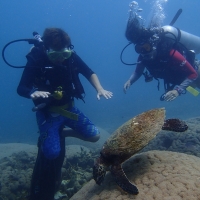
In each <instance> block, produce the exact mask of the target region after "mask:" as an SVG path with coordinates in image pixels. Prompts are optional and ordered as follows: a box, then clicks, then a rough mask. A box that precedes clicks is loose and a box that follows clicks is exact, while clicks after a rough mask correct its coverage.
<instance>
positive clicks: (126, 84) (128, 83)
mask: <svg viewBox="0 0 200 200" xmlns="http://www.w3.org/2000/svg"><path fill="white" fill-rule="evenodd" d="M130 87H131V81H130V80H128V81H127V82H126V83H125V84H124V93H125V94H126V90H128V89H129V88H130Z"/></svg>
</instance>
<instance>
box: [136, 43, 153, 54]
mask: <svg viewBox="0 0 200 200" xmlns="http://www.w3.org/2000/svg"><path fill="white" fill-rule="evenodd" d="M152 50H153V48H152V45H151V44H150V43H149V42H144V43H140V44H136V45H135V51H136V53H138V54H148V53H150V52H151V51H152Z"/></svg>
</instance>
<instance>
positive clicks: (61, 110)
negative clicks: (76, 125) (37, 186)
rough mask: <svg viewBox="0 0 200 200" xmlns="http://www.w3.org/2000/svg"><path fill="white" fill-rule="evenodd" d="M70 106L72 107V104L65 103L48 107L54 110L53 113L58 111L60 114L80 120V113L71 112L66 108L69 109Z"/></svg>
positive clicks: (49, 109)
mask: <svg viewBox="0 0 200 200" xmlns="http://www.w3.org/2000/svg"><path fill="white" fill-rule="evenodd" d="M72 105H73V104H72ZM70 107H71V104H65V105H64V106H50V107H49V108H48V111H49V112H53V113H58V114H60V115H62V116H64V117H67V118H69V119H73V120H76V121H78V115H77V114H75V113H72V112H69V111H67V110H66V109H69V108H70Z"/></svg>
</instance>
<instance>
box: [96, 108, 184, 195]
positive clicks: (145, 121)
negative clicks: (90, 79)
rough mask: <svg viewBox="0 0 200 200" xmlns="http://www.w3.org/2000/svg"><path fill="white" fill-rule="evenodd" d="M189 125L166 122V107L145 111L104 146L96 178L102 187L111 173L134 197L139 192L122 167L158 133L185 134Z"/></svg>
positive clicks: (175, 121)
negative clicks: (109, 172)
mask: <svg viewBox="0 0 200 200" xmlns="http://www.w3.org/2000/svg"><path fill="white" fill-rule="evenodd" d="M187 128H188V126H187V125H186V124H185V122H184V121H181V120H179V119H168V120H165V108H158V109H153V110H149V111H147V112H144V113H142V114H140V115H137V116H136V117H134V118H132V119H130V120H129V121H127V122H126V123H124V124H123V125H122V126H120V127H119V128H118V129H117V130H116V131H114V133H113V134H112V135H111V137H110V138H108V140H107V141H106V142H105V143H104V145H103V147H102V150H101V152H100V157H99V158H97V160H96V161H95V164H94V167H93V178H94V180H95V181H96V183H97V184H98V185H100V184H101V183H102V182H103V180H104V177H105V175H106V171H107V170H110V171H111V174H112V175H113V176H114V178H115V181H116V183H117V184H118V185H119V186H120V187H121V188H122V189H123V190H124V191H126V192H128V193H130V194H135V195H136V194H138V193H139V192H138V189H137V187H136V186H135V185H133V184H132V183H131V182H129V180H128V179H127V177H126V175H125V174H124V171H123V169H122V166H121V164H122V163H123V162H124V161H126V160H127V159H128V158H130V157H131V156H133V155H134V154H135V153H137V152H138V151H140V150H141V149H142V148H143V147H145V146H146V145H147V144H148V143H149V142H150V140H152V139H153V138H154V137H155V136H156V135H157V133H159V132H160V131H161V129H163V130H170V131H176V132H183V131H185V130H187Z"/></svg>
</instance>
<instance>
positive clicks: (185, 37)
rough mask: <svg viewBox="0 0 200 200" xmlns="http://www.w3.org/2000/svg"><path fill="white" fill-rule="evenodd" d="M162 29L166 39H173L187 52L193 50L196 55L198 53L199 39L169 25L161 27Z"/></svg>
mask: <svg viewBox="0 0 200 200" xmlns="http://www.w3.org/2000/svg"><path fill="white" fill-rule="evenodd" d="M162 29H163V31H164V33H165V36H166V37H168V38H172V39H174V37H175V38H177V40H178V41H177V42H179V43H181V44H182V45H184V46H185V47H186V48H187V49H188V50H193V51H195V53H196V54H199V53H200V37H198V36H196V35H193V34H190V33H188V32H185V31H182V30H180V29H178V28H175V27H173V26H169V25H167V26H163V27H162Z"/></svg>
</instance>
